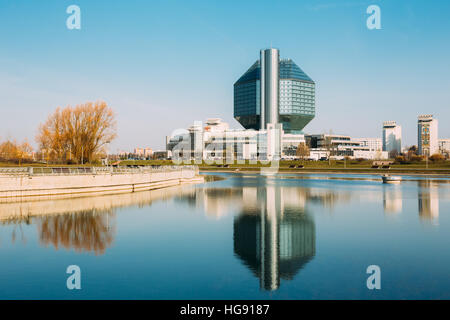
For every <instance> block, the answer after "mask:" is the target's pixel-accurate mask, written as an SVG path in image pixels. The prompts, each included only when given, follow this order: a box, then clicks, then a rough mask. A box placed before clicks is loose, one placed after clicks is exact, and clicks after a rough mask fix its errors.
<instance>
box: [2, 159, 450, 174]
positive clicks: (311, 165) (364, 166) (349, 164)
mask: <svg viewBox="0 0 450 320" xmlns="http://www.w3.org/2000/svg"><path fill="white" fill-rule="evenodd" d="M192 164H194V163H192ZM372 164H373V161H357V160H351V161H343V160H342V161H331V162H328V161H280V163H279V170H280V171H281V172H298V173H301V172H304V173H310V172H312V173H314V172H318V173H320V172H322V173H325V172H327V173H371V174H382V173H399V174H401V173H404V174H449V175H450V161H441V162H431V161H430V162H429V163H428V167H427V164H426V162H425V161H422V162H415V163H407V164H392V165H391V166H390V169H373V168H372ZM96 165H97V166H98V164H96ZM120 165H121V166H126V165H158V166H161V165H174V163H173V162H172V161H171V160H125V161H121V162H120ZM196 165H198V166H199V168H200V170H202V171H217V172H218V171H236V170H239V171H249V172H257V171H259V169H260V168H262V167H270V164H267V165H262V164H261V163H257V164H253V163H249V161H246V162H245V163H233V164H227V165H226V166H225V167H224V166H223V165H217V164H213V165H210V164H207V163H205V162H202V163H199V164H196ZM0 166H1V167H5V166H15V167H17V166H18V164H13V163H0ZM22 166H34V167H36V166H51V167H81V165H59V164H48V165H47V164H45V163H44V164H43V163H32V164H22ZM84 166H91V165H90V164H85V165H84ZM298 166H302V168H298ZM292 167H294V168H292Z"/></svg>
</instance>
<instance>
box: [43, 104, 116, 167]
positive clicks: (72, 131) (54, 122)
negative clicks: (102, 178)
mask: <svg viewBox="0 0 450 320" xmlns="http://www.w3.org/2000/svg"><path fill="white" fill-rule="evenodd" d="M116 136H117V134H116V121H115V115H114V112H113V111H112V109H111V108H109V107H108V106H107V105H106V103H105V102H102V101H100V102H96V103H91V102H88V103H85V104H81V105H77V106H76V107H71V106H68V107H66V108H64V109H61V108H57V109H56V111H55V112H54V113H53V114H51V115H50V116H49V117H48V119H47V121H46V122H45V123H44V124H42V125H40V127H39V131H38V134H37V136H36V141H37V143H38V144H39V148H40V152H41V154H42V155H43V156H44V157H45V159H49V160H53V161H58V160H59V161H64V162H68V161H72V162H76V163H86V162H92V161H94V160H96V159H97V158H98V157H99V154H100V153H102V152H103V151H104V150H103V149H104V147H105V145H106V144H107V143H110V142H111V141H112V140H113V139H114V138H116Z"/></svg>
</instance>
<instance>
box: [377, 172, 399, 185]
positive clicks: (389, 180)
mask: <svg viewBox="0 0 450 320" xmlns="http://www.w3.org/2000/svg"><path fill="white" fill-rule="evenodd" d="M381 179H383V183H400V182H401V181H402V177H398V176H390V175H388V174H384V175H382V176H381Z"/></svg>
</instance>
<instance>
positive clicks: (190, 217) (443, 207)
mask: <svg viewBox="0 0 450 320" xmlns="http://www.w3.org/2000/svg"><path fill="white" fill-rule="evenodd" d="M215 176H218V177H219V178H220V179H215V181H213V182H208V183H204V184H198V185H186V186H181V187H172V188H168V189H161V190H154V191H148V192H137V193H132V194H123V195H115V196H103V197H89V198H78V199H67V200H45V201H37V202H27V203H4V204H0V217H3V218H2V219H0V299H442V298H444V299H450V181H449V180H448V178H420V177H414V176H411V177H404V179H403V181H402V183H400V184H397V185H390V184H387V185H386V184H382V183H381V180H380V179H379V177H376V176H363V175H302V176H300V175H295V174H278V175H274V176H260V175H257V174H238V173H222V174H220V173H216V174H215ZM5 217H8V218H5ZM70 265H76V266H79V268H80V270H81V275H80V283H81V290H69V289H68V288H67V285H66V281H67V279H68V277H69V276H70V274H68V273H66V270H67V267H68V266H70ZM371 265H376V266H379V268H380V273H379V276H380V283H381V288H380V289H379V290H377V289H374V290H369V289H368V287H367V278H368V277H369V276H370V274H368V273H367V268H368V266H371Z"/></svg>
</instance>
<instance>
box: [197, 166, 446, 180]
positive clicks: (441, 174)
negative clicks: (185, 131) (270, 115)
mask: <svg viewBox="0 0 450 320" xmlns="http://www.w3.org/2000/svg"><path fill="white" fill-rule="evenodd" d="M237 169H239V170H237ZM249 169H250V168H244V169H241V168H229V169H223V168H220V169H205V168H200V169H199V171H200V173H214V172H217V173H245V174H249V173H253V174H260V173H261V168H251V169H250V170H249ZM376 170H379V169H373V170H371V169H289V168H281V169H278V171H277V173H292V174H299V175H301V174H328V175H340V174H356V175H358V174H359V175H374V176H381V175H383V174H394V175H399V176H427V177H448V178H449V179H450V170H447V169H438V170H443V171H444V172H436V171H434V170H436V169H430V171H431V172H426V171H423V170H420V169H400V170H396V169H390V170H379V171H376ZM405 170H411V171H412V172H405Z"/></svg>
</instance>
